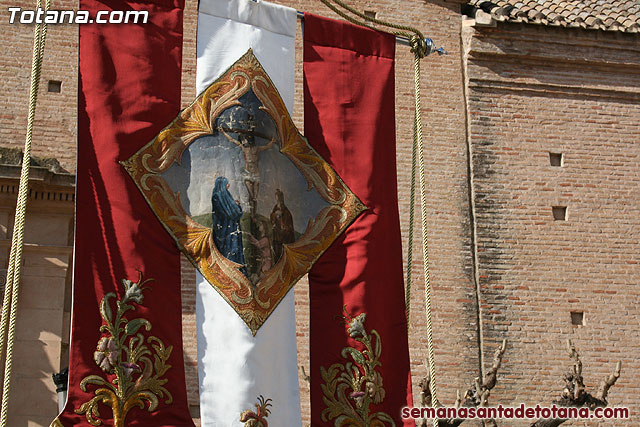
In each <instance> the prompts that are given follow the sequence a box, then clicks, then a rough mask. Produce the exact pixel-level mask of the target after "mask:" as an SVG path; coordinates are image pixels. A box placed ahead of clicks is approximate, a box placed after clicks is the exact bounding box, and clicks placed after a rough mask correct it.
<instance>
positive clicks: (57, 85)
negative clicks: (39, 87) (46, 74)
mask: <svg viewBox="0 0 640 427" xmlns="http://www.w3.org/2000/svg"><path fill="white" fill-rule="evenodd" d="M61 89H62V82H61V81H59V80H49V85H48V87H47V92H54V93H60V90H61Z"/></svg>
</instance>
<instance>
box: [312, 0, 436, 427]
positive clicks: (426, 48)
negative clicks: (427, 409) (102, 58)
mask: <svg viewBox="0 0 640 427" xmlns="http://www.w3.org/2000/svg"><path fill="white" fill-rule="evenodd" d="M320 1H321V2H322V3H324V4H325V5H326V6H327V7H328V8H330V9H331V10H333V11H334V12H335V13H337V14H338V15H339V16H341V17H342V18H344V19H346V20H347V21H349V22H351V23H353V24H356V25H361V26H364V27H368V28H373V27H372V26H371V25H369V24H368V23H369V22H372V23H375V24H378V25H382V26H385V27H388V28H392V29H393V31H391V32H392V33H393V34H395V35H396V36H401V37H406V38H408V39H409V44H410V45H411V52H413V54H414V83H415V105H414V108H415V110H414V120H413V146H412V153H411V195H410V205H409V245H408V249H407V287H406V290H405V303H406V314H407V327H408V325H409V320H410V313H411V311H410V303H411V283H412V274H411V273H412V268H413V223H414V215H415V213H414V205H415V176H416V162H417V163H418V171H419V176H420V212H421V217H422V221H421V226H422V255H423V259H424V279H425V286H424V287H425V312H426V323H427V351H428V359H427V362H428V365H429V377H430V379H431V381H430V388H431V398H432V402H433V403H432V405H433V407H435V408H437V407H438V406H439V401H438V395H437V390H436V389H437V387H436V369H435V366H436V364H435V357H434V346H433V324H432V319H431V280H430V275H429V251H428V244H427V243H428V234H427V208H426V206H427V204H426V182H425V177H424V156H423V142H422V114H421V102H420V60H421V59H422V58H424V57H425V56H427V55H428V54H429V53H431V50H432V47H433V46H432V44H431V43H430V40H429V41H428V40H427V39H425V38H424V36H423V35H422V33H421V32H420V31H419V30H417V29H416V28H413V27H410V26H407V25H398V24H394V23H391V22H388V21H383V20H381V19H376V18H372V17H369V16H367V15H365V14H364V13H361V12H359V11H357V10H355V9H353V8H352V7H350V6H348V5H347V4H345V3H344V2H342V1H341V0H320ZM332 3H335V5H334V4H332ZM336 5H337V6H336ZM338 6H339V7H338ZM340 8H342V9H344V10H346V11H348V12H349V13H351V14H353V15H356V16H357V17H359V18H360V19H361V20H358V19H355V18H353V17H352V16H350V15H348V14H347V13H346V12H344V11H343V10H340ZM437 51H438V52H439V53H444V50H443V49H438V50H437ZM433 425H434V426H435V427H438V419H437V418H436V419H434V420H433Z"/></svg>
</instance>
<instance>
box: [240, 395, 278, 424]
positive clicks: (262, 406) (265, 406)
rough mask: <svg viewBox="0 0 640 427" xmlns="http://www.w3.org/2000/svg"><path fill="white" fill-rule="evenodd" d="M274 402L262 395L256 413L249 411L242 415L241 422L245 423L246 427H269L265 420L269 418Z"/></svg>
mask: <svg viewBox="0 0 640 427" xmlns="http://www.w3.org/2000/svg"><path fill="white" fill-rule="evenodd" d="M271 402H272V400H271V399H266V400H265V398H264V397H263V396H262V395H260V396H259V397H258V403H256V404H255V406H256V410H255V412H254V411H252V410H250V409H247V410H245V411H242V414H240V422H243V423H244V425H245V427H269V423H268V422H267V420H266V419H265V418H267V417H268V416H269V414H270V413H271V410H270V409H269V408H270V407H271V406H272V405H271Z"/></svg>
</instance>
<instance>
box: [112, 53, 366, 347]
mask: <svg viewBox="0 0 640 427" xmlns="http://www.w3.org/2000/svg"><path fill="white" fill-rule="evenodd" d="M249 89H252V90H253V92H254V94H255V95H256V97H257V98H258V99H259V100H260V102H261V103H262V104H263V106H262V107H261V108H262V109H264V111H265V112H266V113H267V114H268V115H269V116H270V117H271V118H272V119H273V121H274V122H275V124H276V128H277V132H278V135H279V138H280V145H279V148H280V152H281V153H282V154H284V155H285V156H286V157H287V158H289V160H291V162H293V163H294V164H295V166H296V167H297V168H298V170H300V172H301V173H302V174H303V175H304V177H305V179H306V181H307V185H308V188H309V189H311V188H314V189H315V190H316V191H317V192H318V194H319V195H320V197H322V198H323V199H324V200H325V201H326V202H328V204H329V205H328V206H326V207H325V208H323V209H322V210H321V211H320V212H319V213H318V214H317V216H316V218H315V219H314V220H312V221H311V222H310V223H309V226H308V227H307V229H306V230H305V232H304V234H302V236H300V237H299V238H298V239H297V240H296V241H295V242H294V243H290V244H286V245H285V246H284V251H283V255H282V257H281V258H280V259H279V260H278V262H277V263H276V264H275V265H274V266H273V267H272V268H271V269H270V270H269V271H267V272H266V275H265V277H263V278H262V280H260V281H259V282H258V283H257V284H256V286H255V287H254V286H252V284H251V282H250V281H249V279H248V278H247V277H246V276H245V275H244V274H242V272H241V271H240V267H241V266H240V265H239V264H236V263H234V262H233V261H231V260H229V259H227V258H225V257H224V256H223V255H222V254H221V253H220V252H219V251H218V249H217V248H216V246H215V244H214V243H213V238H212V231H211V229H210V228H208V227H205V226H203V225H201V224H199V223H197V222H196V221H195V220H194V219H193V218H191V217H190V216H189V215H188V214H187V213H186V211H185V209H184V208H183V206H182V204H181V202H180V196H179V194H175V193H174V192H173V191H172V190H171V188H170V187H169V185H168V184H167V182H166V181H165V180H164V178H163V177H162V175H161V174H162V173H163V172H164V171H166V170H167V169H168V168H169V167H170V166H171V165H172V164H173V163H174V162H176V163H179V162H180V159H181V156H182V153H183V152H184V151H185V150H186V149H187V147H188V146H189V144H191V143H192V142H194V141H195V140H196V139H197V138H199V137H202V136H205V135H211V134H213V133H214V129H213V126H214V124H215V120H216V118H217V117H218V116H219V115H220V114H221V113H222V112H223V111H224V110H226V109H227V108H229V107H232V106H235V105H240V101H239V100H238V99H239V98H240V97H241V96H242V95H244V94H245V93H247V92H248V91H249ZM122 165H123V166H124V168H125V169H126V170H127V172H128V173H129V175H131V177H132V178H133V180H134V182H135V183H136V185H137V187H138V188H139V189H140V191H141V192H142V194H143V196H144V198H145V199H146V200H147V202H148V203H149V205H150V206H151V208H152V209H153V211H154V213H155V214H156V216H157V217H158V218H159V219H160V221H161V222H162V224H163V225H164V227H165V228H166V230H167V231H168V232H169V233H170V234H171V236H172V237H173V238H174V239H175V241H176V242H177V244H178V247H179V248H180V250H181V251H182V252H183V253H184V254H185V255H186V256H187V258H188V259H189V260H190V261H191V262H192V263H193V265H194V266H196V268H198V270H199V271H200V272H201V273H202V275H203V276H204V277H205V278H206V279H207V280H208V281H209V283H210V284H211V285H212V286H213V287H214V288H215V289H216V290H217V291H218V292H219V293H220V295H221V296H222V297H223V298H224V299H225V300H226V301H227V302H228V303H229V305H231V307H233V309H234V310H235V311H236V312H237V313H238V315H239V316H240V317H241V318H242V319H243V320H244V322H245V323H246V325H247V326H248V327H249V329H250V330H251V332H252V334H253V335H255V334H256V333H257V331H258V329H259V328H260V326H261V325H262V324H263V323H264V322H265V321H266V319H267V318H268V317H269V315H270V314H271V313H272V312H273V310H274V309H275V308H276V306H277V305H278V304H279V303H280V301H282V299H283V298H284V296H285V295H286V294H287V292H288V291H289V290H290V289H291V287H292V286H293V285H294V284H295V283H296V282H297V281H298V280H299V279H300V278H301V277H302V276H303V275H304V274H306V273H307V272H308V271H309V269H310V268H311V266H312V265H313V263H314V262H315V261H316V260H317V259H318V258H319V257H320V255H322V253H323V252H324V251H325V250H326V249H327V248H328V247H329V246H330V245H331V243H333V241H334V240H335V239H336V238H337V237H338V236H339V235H340V234H341V233H342V232H343V231H344V230H345V229H346V228H347V227H348V226H349V225H350V224H351V223H352V222H353V221H354V220H355V219H356V217H357V216H358V215H359V214H360V213H361V212H362V211H364V210H365V209H367V208H366V207H365V206H364V205H363V203H362V202H361V201H360V200H359V199H358V197H357V196H356V195H355V194H354V193H353V192H352V191H351V190H350V189H349V188H348V187H347V186H346V185H345V184H344V182H343V181H342V179H340V177H339V176H338V175H337V174H336V172H335V171H334V170H333V169H332V168H331V166H330V165H329V164H328V163H327V162H326V161H325V160H324V159H323V158H322V157H321V156H320V155H319V154H318V153H317V152H316V151H315V150H314V149H313V148H312V147H311V146H310V145H309V144H308V142H307V140H306V138H305V137H304V136H302V135H301V134H300V133H299V132H298V130H297V129H296V127H295V124H294V123H293V121H292V120H291V118H290V116H289V113H288V112H287V109H286V107H285V104H284V102H283V100H282V98H281V97H280V94H279V93H278V91H277V89H276V88H275V85H274V84H273V82H272V81H271V79H270V78H269V76H268V75H267V73H266V72H265V70H264V69H263V68H262V65H261V64H260V63H259V62H258V60H257V58H256V57H255V56H254V54H253V51H252V50H251V49H249V51H248V52H247V53H246V54H244V55H243V56H242V57H241V58H240V59H239V60H238V61H237V62H236V63H235V64H234V65H232V66H231V68H229V69H228V70H227V71H226V72H225V73H224V74H223V75H222V76H221V77H220V78H218V79H217V80H216V81H215V82H213V83H212V84H211V85H210V86H209V87H208V88H207V89H206V90H205V91H204V92H203V93H202V94H201V95H200V96H198V98H196V100H195V101H194V102H193V103H192V104H191V105H190V106H189V107H188V108H186V109H185V110H183V111H182V112H181V113H180V114H179V115H178V117H176V118H175V119H174V120H173V122H172V123H171V124H169V125H168V126H167V127H166V128H165V129H163V130H162V131H161V132H160V133H159V134H158V136H156V137H155V138H154V139H153V140H152V141H150V142H149V143H147V144H146V145H145V146H144V147H142V148H141V149H140V150H139V151H138V152H137V153H136V154H134V155H133V156H132V157H130V158H129V159H127V160H126V161H124V162H122Z"/></svg>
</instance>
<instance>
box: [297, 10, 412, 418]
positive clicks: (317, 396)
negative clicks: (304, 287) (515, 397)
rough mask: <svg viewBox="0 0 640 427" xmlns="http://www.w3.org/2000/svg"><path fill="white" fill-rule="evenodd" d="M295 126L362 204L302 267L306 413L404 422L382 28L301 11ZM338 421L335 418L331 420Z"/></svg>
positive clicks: (406, 377)
mask: <svg viewBox="0 0 640 427" xmlns="http://www.w3.org/2000/svg"><path fill="white" fill-rule="evenodd" d="M304 43H305V44H304V84H305V87H304V94H305V102H304V107H305V114H304V124H305V134H306V137H307V138H308V139H309V143H310V144H311V145H312V146H313V147H314V148H315V149H316V150H317V151H318V153H319V154H320V155H321V156H322V157H324V159H326V160H327V162H328V163H329V164H330V165H331V166H332V167H333V168H334V170H335V171H336V172H337V173H338V175H339V176H340V177H341V178H342V179H343V181H344V182H345V184H346V185H347V186H348V187H349V188H350V189H351V190H352V191H353V192H354V193H355V194H356V195H357V196H358V197H359V198H360V200H361V201H362V202H363V203H364V204H365V205H366V206H367V207H368V210H367V211H365V212H364V213H363V214H362V215H361V216H360V217H359V218H358V219H357V220H356V221H355V222H354V223H353V224H352V225H351V226H350V227H349V228H348V229H347V230H346V231H345V233H344V235H343V236H342V237H341V238H339V239H338V240H337V241H336V242H335V243H334V244H333V245H332V246H331V247H330V248H329V250H327V252H326V253H325V254H324V255H323V256H322V257H321V258H320V259H319V260H318V261H317V263H316V264H315V266H314V267H313V269H312V270H311V273H310V274H309V286H310V304H311V307H310V312H311V324H310V339H311V420H312V425H313V426H324V425H333V424H334V422H335V421H336V420H337V419H340V420H341V422H345V421H348V422H346V424H349V425H351V424H354V425H384V426H389V425H392V421H393V422H394V423H395V424H396V425H413V421H411V422H409V421H406V422H404V424H403V420H402V419H401V416H400V410H401V408H402V407H403V406H406V405H411V404H412V397H411V376H410V369H409V350H408V341H407V324H406V317H405V304H404V286H403V272H402V243H401V237H400V225H399V217H398V200H397V185H396V164H395V159H396V152H395V117H394V113H395V107H394V98H395V93H394V55H395V37H394V36H393V35H390V34H386V33H381V32H377V31H374V30H370V29H367V28H363V27H358V26H355V25H351V24H348V23H345V22H338V21H334V20H330V19H326V18H321V17H318V16H313V15H310V14H305V22H304ZM341 425H342V424H341Z"/></svg>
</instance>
